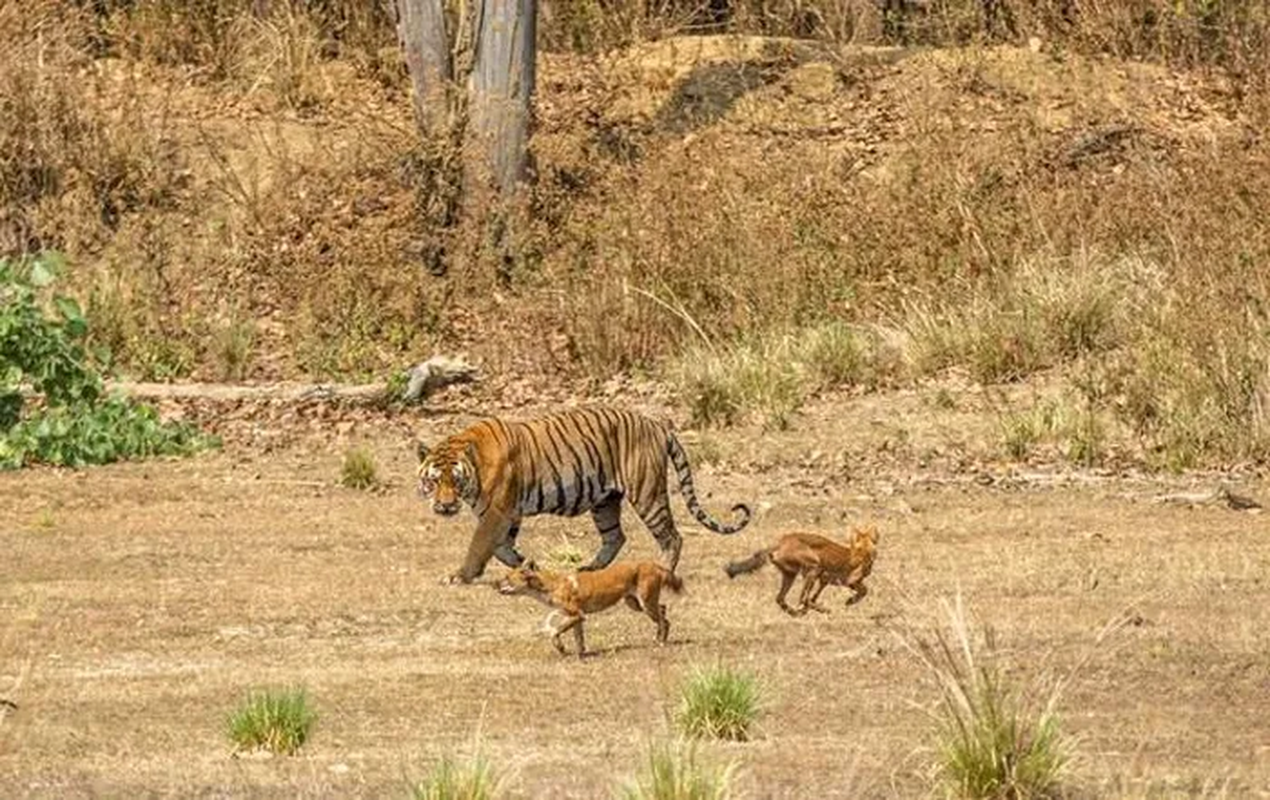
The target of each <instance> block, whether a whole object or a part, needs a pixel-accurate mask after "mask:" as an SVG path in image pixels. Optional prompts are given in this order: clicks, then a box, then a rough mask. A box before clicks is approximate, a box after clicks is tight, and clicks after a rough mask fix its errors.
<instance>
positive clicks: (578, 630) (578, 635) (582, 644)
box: [573, 617, 587, 658]
mask: <svg viewBox="0 0 1270 800" xmlns="http://www.w3.org/2000/svg"><path fill="white" fill-rule="evenodd" d="M573 638H574V639H575V640H576V641H577V643H578V658H583V657H584V656H586V654H587V652H586V637H585V636H584V635H583V634H582V617H578V624H577V625H575V626H573Z"/></svg>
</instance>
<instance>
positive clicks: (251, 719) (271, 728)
mask: <svg viewBox="0 0 1270 800" xmlns="http://www.w3.org/2000/svg"><path fill="white" fill-rule="evenodd" d="M315 722H317V714H316V713H315V712H314V711H313V709H311V708H310V707H309V700H308V696H307V694H306V693H305V691H304V690H303V689H283V690H276V691H275V690H265V691H258V692H251V693H250V694H248V695H247V698H246V699H245V700H244V701H243V703H242V705H240V706H239V707H238V709H237V710H236V711H234V713H233V714H232V715H230V718H229V738H230V740H231V741H232V742H233V743H234V746H235V747H236V748H238V749H239V750H259V749H263V750H268V751H269V752H271V753H278V754H282V755H291V754H293V753H295V752H296V751H297V750H299V749H300V746H301V745H303V744H304V743H305V742H306V741H307V740H308V738H309V733H310V731H311V730H312V729H313V724H314V723H315Z"/></svg>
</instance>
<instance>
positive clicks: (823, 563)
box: [724, 526, 878, 616]
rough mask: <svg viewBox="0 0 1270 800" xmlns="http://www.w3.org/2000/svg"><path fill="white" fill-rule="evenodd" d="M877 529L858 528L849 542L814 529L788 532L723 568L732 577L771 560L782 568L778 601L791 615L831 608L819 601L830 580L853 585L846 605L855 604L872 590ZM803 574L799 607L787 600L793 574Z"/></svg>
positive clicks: (752, 569)
mask: <svg viewBox="0 0 1270 800" xmlns="http://www.w3.org/2000/svg"><path fill="white" fill-rule="evenodd" d="M877 544H878V531H877V528H875V527H873V526H869V527H867V528H860V529H858V530H856V531H855V533H854V535H853V536H852V538H851V541H849V542H848V543H847V544H839V543H838V542H835V541H833V540H832V539H828V538H826V537H824V536H820V535H818V534H814V533H787V534H785V535H784V536H782V537H781V538H780V539H778V540H777V541H776V544H774V545H772V546H771V547H767V548H764V549H762V550H759V551H758V552H756V553H755V554H754V555H752V556H750V557H749V558H746V559H743V560H741V561H734V562H732V563H731V564H728V565H727V566H726V567H725V568H724V572H726V573H727V574H728V577H729V578H735V577H736V576H737V575H740V574H742V573H747V572H754V571H755V570H757V569H759V568H760V567H762V566H763V565H764V564H767V563H769V562H770V563H771V564H773V565H774V566H775V567H776V568H777V569H778V570H780V572H781V587H780V591H779V592H777V594H776V604H777V605H778V606H780V607H781V609H782V610H784V611H785V612H786V613H788V614H790V615H792V616H801V615H803V614H806V613H807V609H809V608H810V609H813V610H815V611H819V612H821V613H823V614H827V613H829V611H828V609H826V608H824V607H822V606H820V605H819V604H818V603H817V602H816V601H817V600H818V599H819V598H820V593H821V592H823V591H824V589H825V587H826V586H828V585H829V584H831V583H833V584H838V585H840V586H846V587H847V588H849V589H851V592H852V594H851V597H850V598H849V599H848V600H847V605H848V606H852V605H855V604H856V603H858V602H860V601H861V600H863V599H864V596H865V595H866V594H868V593H869V590H868V588H866V587H865V585H864V579H865V578H867V577H868V576H869V573H870V572H872V571H873V559H874V556H875V554H876V552H877ZM799 575H802V576H803V588H802V592H801V596H800V597H799V600H798V608H797V609H794V608H790V607H789V605H788V604H787V603H786V602H785V596H786V595H787V594H789V588H790V587H791V586H792V585H793V584H794V578H796V577H798V576H799Z"/></svg>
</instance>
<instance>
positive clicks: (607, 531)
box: [579, 493, 626, 570]
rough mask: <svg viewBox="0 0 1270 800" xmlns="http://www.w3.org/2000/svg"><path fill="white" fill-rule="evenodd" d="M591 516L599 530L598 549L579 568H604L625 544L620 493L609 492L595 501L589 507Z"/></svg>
mask: <svg viewBox="0 0 1270 800" xmlns="http://www.w3.org/2000/svg"><path fill="white" fill-rule="evenodd" d="M591 518H592V519H593V520H595V527H596V530H598V531H599V532H600V549H599V552H597V553H596V554H595V558H593V559H592V560H591V563H590V564H587V565H586V566H583V567H580V568H579V569H582V570H594V569H604V568H605V567H607V566H608V565H609V564H611V563H613V559H615V558H617V554H618V553H620V552H621V551H622V545H624V544H626V535H625V534H624V533H622V495H620V494H616V493H615V494H611V495H609V496H608V497H606V498H605V499H604V500H602V501H600V502H599V503H597V504H596V506H595V508H593V509H591Z"/></svg>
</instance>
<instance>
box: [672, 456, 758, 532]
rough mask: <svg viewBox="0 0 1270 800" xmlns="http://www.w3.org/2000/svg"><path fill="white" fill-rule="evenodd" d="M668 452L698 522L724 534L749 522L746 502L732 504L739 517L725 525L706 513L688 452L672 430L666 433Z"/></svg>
mask: <svg viewBox="0 0 1270 800" xmlns="http://www.w3.org/2000/svg"><path fill="white" fill-rule="evenodd" d="M666 454H667V455H668V456H670V463H672V464H674V465H675V472H676V473H677V474H678V475H679V491H680V492H683V496H684V502H686V503H687V504H688V510H689V511H691V512H692V515H693V516H694V517H696V518H697V522H700V523H701V524H702V525H705V526H706V527H707V528H709V529H710V530H712V531H714V532H715V533H724V534H727V533H736V532H737V531H739V530H741V529H742V528H744V527H745V526H746V525H748V524H749V522H750V516H751V515H750V508H749V506H747V505H745V504H744V503H737V504H736V505H734V506H732V513H734V514H737V515H739V519H737V521H736V522H733V523H730V524H726V525H725V524H724V523H722V522H719V521H718V520H717V519H715V518H714V517H711V516H710V515H709V514H707V513H706V511H705V509H704V508H702V507H701V503H700V502H698V501H697V490H696V487H694V486H693V485H692V468H691V467H689V466H688V454H687V453H685V452H684V448H683V445H681V444H680V443H679V439H678V438H677V437H676V436H675V434H674V433H673V432H671V431H667V433H666Z"/></svg>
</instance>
